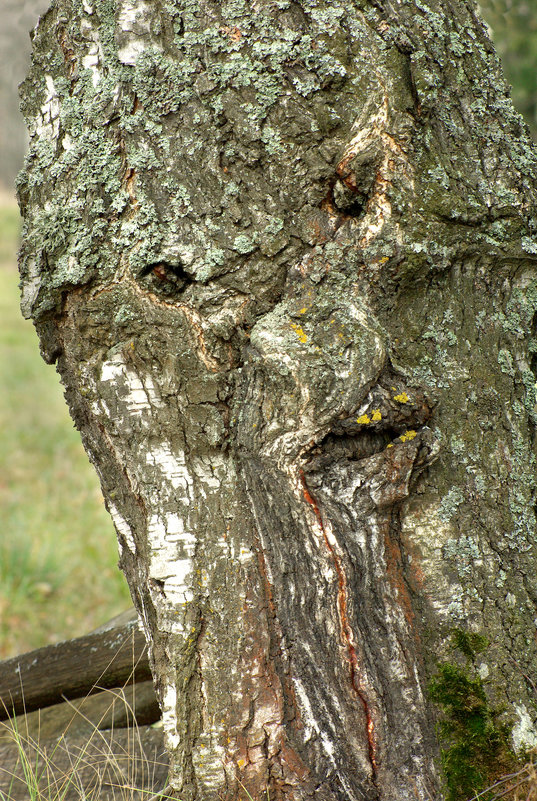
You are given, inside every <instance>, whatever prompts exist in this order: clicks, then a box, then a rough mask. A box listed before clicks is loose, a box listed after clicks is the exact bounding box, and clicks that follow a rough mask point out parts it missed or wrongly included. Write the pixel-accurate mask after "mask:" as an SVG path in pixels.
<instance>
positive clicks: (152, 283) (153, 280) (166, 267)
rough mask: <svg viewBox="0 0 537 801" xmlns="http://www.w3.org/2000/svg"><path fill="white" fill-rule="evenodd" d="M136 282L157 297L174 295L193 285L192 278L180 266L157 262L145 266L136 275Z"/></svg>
mask: <svg viewBox="0 0 537 801" xmlns="http://www.w3.org/2000/svg"><path fill="white" fill-rule="evenodd" d="M138 282H139V283H140V284H141V285H142V286H143V287H144V288H145V289H148V290H150V291H151V292H156V293H157V294H159V295H176V294H177V293H179V292H183V291H184V290H185V289H186V288H187V286H188V285H189V284H191V283H193V281H192V278H191V276H190V275H188V273H187V272H186V271H185V270H184V269H183V267H182V265H180V264H169V262H165V261H157V262H153V263H151V264H147V265H146V266H145V267H144V268H143V270H142V271H141V272H140V273H139V275H138Z"/></svg>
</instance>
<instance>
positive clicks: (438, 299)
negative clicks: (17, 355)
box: [19, 0, 537, 801]
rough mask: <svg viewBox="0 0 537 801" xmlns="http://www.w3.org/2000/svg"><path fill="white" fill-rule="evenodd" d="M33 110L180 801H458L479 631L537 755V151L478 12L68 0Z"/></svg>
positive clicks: (67, 289)
mask: <svg viewBox="0 0 537 801" xmlns="http://www.w3.org/2000/svg"><path fill="white" fill-rule="evenodd" d="M22 97H23V109H24V113H25V116H26V119H27V123H28V127H29V130H30V133H31V137H32V138H31V147H30V152H29V155H28V158H27V163H26V167H25V170H24V172H23V174H22V175H21V177H20V181H19V197H20V201H21V207H22V211H23V216H24V223H25V227H24V237H23V245H22V250H21V275H22V291H23V311H24V313H25V314H26V315H27V316H29V317H32V319H33V320H34V322H35V324H36V327H37V330H38V333H39V336H40V341H41V347H42V352H43V355H44V357H45V359H46V360H47V361H49V362H56V363H57V366H58V370H59V372H60V374H61V376H62V380H63V382H64V385H65V387H66V397H67V401H68V403H69V407H70V410H71V413H72V415H73V418H74V420H75V422H76V424H77V426H78V428H79V430H80V432H81V435H82V438H83V441H84V444H85V447H86V449H87V451H88V453H89V455H90V458H91V459H92V461H93V463H94V464H95V466H96V468H97V471H98V473H99V475H100V478H101V482H102V486H103V492H104V496H105V499H106V503H107V506H108V509H109V511H110V513H111V514H112V517H113V519H114V522H115V525H116V529H117V533H118V540H119V545H120V553H121V557H120V563H121V567H122V569H123V570H124V571H125V574H126V576H127V579H128V581H129V585H130V588H131V592H132V594H133V598H134V601H135V604H136V607H137V609H138V611H139V613H140V616H141V619H142V621H143V625H144V629H145V632H146V634H147V637H148V640H149V642H150V643H151V653H152V664H153V670H154V675H155V681H156V685H157V689H158V692H159V695H160V701H161V704H162V708H163V714H164V723H165V730H166V736H167V743H168V747H169V749H170V752H171V756H172V764H173V772H172V777H171V780H172V784H173V786H174V787H175V788H176V789H177V791H178V792H179V793H180V797H181V798H183V799H196V800H197V799H203V801H209V800H210V799H213V798H214V799H216V798H228V799H235V798H237V797H238V793H239V790H240V783H242V784H243V785H244V786H245V787H247V788H249V791H250V792H251V793H253V794H254V795H255V794H256V793H260V792H262V791H263V789H264V788H265V787H267V788H268V789H269V792H270V797H271V798H275V799H278V798H281V799H283V798H295V799H312V798H316V799H319V800H320V799H326V801H329V800H330V801H331V800H332V799H343V798H344V799H373V798H376V799H407V798H410V797H417V798H420V799H424V800H425V799H427V798H430V797H434V798H439V797H440V796H441V790H440V779H439V774H438V748H437V744H436V738H435V729H434V720H435V710H434V708H433V705H432V704H431V702H430V700H429V698H428V696H427V678H428V676H430V674H431V673H432V672H433V671H434V667H435V662H436V659H437V658H438V657H439V656H442V655H446V654H447V643H448V640H449V633H450V631H451V630H452V629H453V628H459V629H465V630H468V631H479V632H480V633H482V634H484V635H485V636H486V637H487V639H488V640H489V642H490V647H489V649H488V650H487V652H486V661H483V662H482V663H481V664H480V667H479V669H480V671H481V674H482V675H483V676H485V675H486V676H487V681H488V684H487V693H488V696H489V698H490V703H491V705H494V706H503V708H504V709H505V718H506V720H512V721H513V723H514V728H513V743H514V745H515V746H516V747H517V748H520V747H522V746H523V745H524V744H526V745H533V744H535V742H537V734H536V732H535V720H536V718H537V709H536V706H535V699H534V697H533V695H534V694H533V689H532V686H531V681H528V679H527V677H531V676H532V675H533V676H534V675H535V672H536V671H535V668H536V666H537V653H536V646H535V636H534V632H535V605H536V602H537V586H536V582H535V578H534V566H535V547H536V542H535V517H534V495H535V477H534V473H535V456H534V427H535V423H536V422H537V420H536V402H537V397H536V389H535V387H536V381H535V365H534V358H535V357H534V353H535V350H536V346H535V342H534V336H535V321H534V317H535V313H536V312H537V284H536V280H535V259H536V254H537V239H536V235H535V229H536V226H537V218H536V216H535V212H536V196H535V177H534V176H535V167H536V155H535V152H534V149H533V147H532V145H531V143H530V142H529V138H528V135H527V131H526V130H525V128H524V125H523V123H522V121H521V119H520V117H519V116H518V115H517V114H516V112H515V111H514V109H513V108H512V105H511V102H510V99H509V96H508V91H507V88H506V86H505V84H504V82H503V79H502V77H501V75H500V71H499V66H498V63H497V59H496V56H495V54H494V51H493V49H492V46H491V44H490V42H489V40H488V38H487V35H486V32H485V30H484V27H483V25H482V23H481V22H480V21H479V19H478V18H477V17H476V13H475V8H474V6H473V4H472V3H471V2H469V0H468V2H466V1H463V0H431V2H430V3H429V4H428V5H427V4H425V3H422V2H421V0H420V1H419V2H417V0H412V2H411V1H410V0H405V2H401V3H398V4H397V5H396V6H395V5H392V3H391V2H390V1H389V0H375V2H373V1H371V2H365V0H364V1H363V2H358V0H357V2H354V3H352V4H350V5H349V4H348V3H344V2H340V0H332V2H330V4H327V3H325V2H321V1H320V0H273V1H270V0H248V1H247V0H228V2H223V3H219V2H215V1H213V0H195V1H194V0H173V1H172V0H168V1H167V2H164V0H162V1H160V0H159V2H156V1H155V2H152V3H150V2H142V0H138V1H137V2H135V0H56V2H55V3H53V5H52V8H51V9H50V11H49V12H48V13H47V14H46V15H45V17H44V18H43V19H42V21H41V22H40V24H39V26H38V28H37V29H36V32H35V35H34V60H33V67H32V71H31V74H30V76H29V78H28V80H27V81H26V83H25V84H24V86H23V90H22ZM483 659H484V660H485V657H483Z"/></svg>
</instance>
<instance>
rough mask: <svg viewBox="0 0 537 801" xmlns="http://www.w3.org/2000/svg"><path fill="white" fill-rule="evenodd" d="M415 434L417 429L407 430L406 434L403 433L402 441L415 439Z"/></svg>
mask: <svg viewBox="0 0 537 801" xmlns="http://www.w3.org/2000/svg"><path fill="white" fill-rule="evenodd" d="M415 436H416V431H412V430H410V431H405V433H404V434H401V436H400V440H401V442H408V441H409V440H411V439H414V437H415Z"/></svg>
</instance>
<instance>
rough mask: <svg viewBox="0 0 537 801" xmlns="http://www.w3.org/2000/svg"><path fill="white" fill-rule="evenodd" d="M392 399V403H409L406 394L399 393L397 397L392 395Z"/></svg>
mask: <svg viewBox="0 0 537 801" xmlns="http://www.w3.org/2000/svg"><path fill="white" fill-rule="evenodd" d="M393 399H394V401H397V403H408V401H409V398H408V395H407V394H406V392H400V393H399V395H394V396H393Z"/></svg>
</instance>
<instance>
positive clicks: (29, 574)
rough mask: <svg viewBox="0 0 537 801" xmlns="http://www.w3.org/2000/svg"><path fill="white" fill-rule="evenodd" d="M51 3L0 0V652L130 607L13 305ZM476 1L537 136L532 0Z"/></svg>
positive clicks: (48, 385) (84, 466)
mask: <svg viewBox="0 0 537 801" xmlns="http://www.w3.org/2000/svg"><path fill="white" fill-rule="evenodd" d="M327 1H328V0H327ZM48 4H49V0H0V14H1V21H2V25H0V63H1V64H2V69H1V70H0V108H1V109H2V117H1V118H0V386H1V387H2V391H0V524H1V528H0V658H4V657H6V656H10V655H14V654H16V653H21V652H22V651H25V650H29V649H31V648H35V647H38V646H40V645H45V644H47V643H50V642H55V641H57V640H60V639H65V638H68V637H73V636H77V635H81V634H84V633H86V632H87V631H89V630H91V629H92V628H94V627H96V626H97V625H99V624H100V623H102V622H104V621H105V620H106V619H108V618H110V617H112V616H114V615H115V614H117V613H119V612H121V611H122V610H123V609H125V608H126V607H127V606H128V605H129V604H130V598H129V595H128V591H127V588H126V583H125V581H124V579H123V577H122V575H121V574H120V572H119V571H118V569H117V567H116V561H117V551H116V543H115V534H114V531H113V526H112V523H111V521H110V519H109V517H108V515H107V513H106V511H105V509H104V505H103V502H102V498H101V494H100V490H99V486H98V481H97V478H96V476H95V474H94V472H93V468H92V467H91V466H90V464H89V462H88V460H87V458H86V456H85V454H84V451H83V449H82V445H81V443H80V440H79V436H78V434H77V432H76V431H75V430H74V428H73V425H72V423H71V420H70V418H69V415H68V412H67V408H66V406H65V403H64V400H63V395H62V391H61V387H60V384H59V380H58V376H57V375H56V374H55V372H54V370H53V369H52V368H51V367H49V366H47V365H45V363H44V362H42V361H41V358H40V356H39V349H38V344H37V337H36V335H35V332H34V330H33V327H32V325H31V324H30V323H29V322H27V321H25V320H23V319H22V317H21V315H20V312H19V307H18V304H19V293H18V287H17V283H18V277H17V272H16V250H17V240H18V235H19V217H18V210H17V207H16V204H15V201H14V198H13V192H12V189H11V187H12V186H13V182H14V179H15V175H16V173H17V171H18V169H19V168H20V165H21V162H22V158H23V154H24V149H25V131H24V126H23V123H22V120H21V118H20V115H19V113H18V100H17V91H16V85H17V83H18V82H19V81H20V80H22V78H23V77H24V75H25V72H26V69H27V61H28V58H29V50H30V48H29V37H28V33H27V32H28V31H29V30H30V28H31V27H33V25H34V24H35V22H36V20H37V17H38V14H39V13H42V12H43V11H44V10H45V9H46V8H47V6H48ZM480 5H481V9H482V12H483V16H484V18H485V20H486V22H487V24H488V25H489V27H490V29H491V31H492V34H493V39H494V42H495V44H496V48H497V50H498V52H499V54H500V56H501V58H502V61H503V63H504V68H505V71H506V74H507V79H508V81H509V82H510V83H511V84H512V85H513V100H514V102H515V105H516V106H517V108H518V109H519V111H520V112H521V113H522V114H523V115H524V117H525V119H526V122H527V123H528V125H529V126H530V129H531V131H532V133H533V135H534V137H536V138H537V0H481V3H480ZM2 186H3V187H4V190H2Z"/></svg>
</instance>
